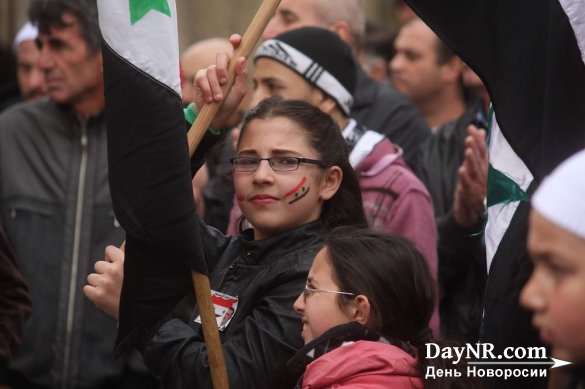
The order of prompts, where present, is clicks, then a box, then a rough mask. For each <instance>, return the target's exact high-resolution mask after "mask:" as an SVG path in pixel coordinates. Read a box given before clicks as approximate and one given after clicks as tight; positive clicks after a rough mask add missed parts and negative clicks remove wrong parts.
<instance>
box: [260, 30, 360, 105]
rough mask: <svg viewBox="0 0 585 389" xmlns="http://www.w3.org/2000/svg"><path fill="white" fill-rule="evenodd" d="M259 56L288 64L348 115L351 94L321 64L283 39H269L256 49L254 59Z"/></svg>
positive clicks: (351, 100) (351, 102) (351, 98)
mask: <svg viewBox="0 0 585 389" xmlns="http://www.w3.org/2000/svg"><path fill="white" fill-rule="evenodd" d="M260 57H267V58H272V59H274V60H276V61H278V62H280V63H282V64H283V65H286V66H288V67H289V68H291V69H292V70H294V71H295V72H297V73H298V74H300V75H301V76H302V77H304V78H305V79H306V80H307V81H309V82H310V83H312V84H314V85H315V86H317V87H318V88H319V89H321V90H322V91H323V92H325V93H327V94H328V95H329V96H331V97H332V98H333V99H335V101H336V102H337V104H339V106H340V107H341V109H342V110H343V112H345V114H346V115H349V112H350V110H351V106H352V104H353V96H352V95H351V93H349V91H348V90H347V89H346V88H345V87H344V86H343V85H342V84H341V83H340V82H339V80H337V78H335V77H334V76H333V75H332V74H331V73H329V72H328V71H327V70H326V69H325V68H323V66H321V65H320V64H319V63H317V62H316V61H313V60H312V59H311V58H309V57H308V56H307V55H305V54H304V53H302V52H300V51H299V50H297V49H295V48H294V47H292V46H291V45H289V44H287V43H285V42H283V41H280V40H277V39H269V40H267V41H265V42H264V43H263V44H262V45H261V46H260V47H259V48H258V50H256V53H255V54H254V60H256V59H258V58H260Z"/></svg>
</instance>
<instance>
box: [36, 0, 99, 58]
mask: <svg viewBox="0 0 585 389" xmlns="http://www.w3.org/2000/svg"><path fill="white" fill-rule="evenodd" d="M65 13H70V14H71V15H73V16H74V17H75V18H76V19H77V20H78V22H79V26H80V29H81V36H82V38H83V40H84V41H85V43H87V47H88V49H89V51H90V53H92V54H93V53H96V52H98V51H100V50H101V33H100V28H99V22H98V12H97V4H96V0H32V2H31V4H30V7H29V9H28V17H29V19H30V21H31V22H32V24H33V25H35V26H38V29H39V32H42V33H43V34H48V33H49V32H50V31H51V28H53V27H57V28H65V27H67V26H68V24H66V23H65V22H64V21H63V15H64V14H65Z"/></svg>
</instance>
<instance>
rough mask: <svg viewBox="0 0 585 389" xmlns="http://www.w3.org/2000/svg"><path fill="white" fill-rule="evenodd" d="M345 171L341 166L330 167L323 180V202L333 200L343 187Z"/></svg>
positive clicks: (320, 192)
mask: <svg viewBox="0 0 585 389" xmlns="http://www.w3.org/2000/svg"><path fill="white" fill-rule="evenodd" d="M342 180H343V171H342V170H341V168H340V167H339V166H331V167H328V168H327V170H326V171H325V173H324V174H323V178H322V179H321V183H320V188H319V196H320V198H321V199H322V200H329V199H330V198H332V197H333V196H334V195H335V193H337V190H338V189H339V187H340V186H341V181H342Z"/></svg>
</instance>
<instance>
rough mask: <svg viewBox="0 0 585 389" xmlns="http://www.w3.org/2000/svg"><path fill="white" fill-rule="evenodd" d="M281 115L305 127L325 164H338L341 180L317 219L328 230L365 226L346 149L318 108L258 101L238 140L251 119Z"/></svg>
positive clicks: (337, 131)
mask: <svg viewBox="0 0 585 389" xmlns="http://www.w3.org/2000/svg"><path fill="white" fill-rule="evenodd" d="M274 117H284V118H287V119H289V120H291V121H292V122H294V123H296V124H297V125H298V126H299V127H300V128H302V129H303V130H305V132H306V135H307V139H308V140H309V145H310V146H311V147H312V148H313V149H314V150H315V151H316V152H317V154H318V158H319V159H320V160H321V161H323V162H324V163H325V164H326V165H327V166H339V168H340V169H341V171H342V172H343V179H342V181H341V185H340V187H339V189H338V190H337V192H336V193H335V194H334V195H333V197H332V198H331V199H329V200H328V201H325V202H324V203H323V209H322V210H321V220H322V221H323V224H324V225H325V228H326V229H327V230H328V231H329V230H331V229H333V228H335V227H338V226H344V225H351V226H361V227H364V226H367V221H366V216H365V214H364V209H363V206H362V195H361V190H360V185H359V181H358V178H357V176H356V174H355V171H354V170H353V168H352V167H351V165H350V163H349V160H348V150H347V145H346V143H345V140H344V139H343V136H342V135H341V131H340V129H339V126H338V125H337V123H336V122H335V121H334V120H333V119H332V118H331V116H329V115H328V114H326V113H324V112H322V111H321V110H320V109H319V108H317V107H315V106H313V105H312V104H309V103H307V102H306V101H301V100H285V99H283V98H282V97H281V96H278V95H277V96H272V97H269V98H266V99H264V100H262V101H261V102H260V103H259V104H258V105H257V106H256V107H255V108H253V109H252V110H251V111H250V112H248V114H247V115H246V116H245V118H244V121H243V124H242V129H241V132H240V139H242V136H243V135H244V133H245V132H246V128H247V126H248V124H249V123H250V122H251V121H253V120H255V119H269V118H274Z"/></svg>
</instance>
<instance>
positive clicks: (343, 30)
mask: <svg viewBox="0 0 585 389" xmlns="http://www.w3.org/2000/svg"><path fill="white" fill-rule="evenodd" d="M329 30H331V31H333V32H334V33H336V34H337V36H339V38H341V40H342V41H344V42H345V43H347V44H348V45H349V46H350V47H352V43H353V42H352V41H351V40H352V37H351V28H350V27H349V24H348V23H347V22H346V21H345V20H338V21H336V22H334V23H332V24H330V25H329Z"/></svg>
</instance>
